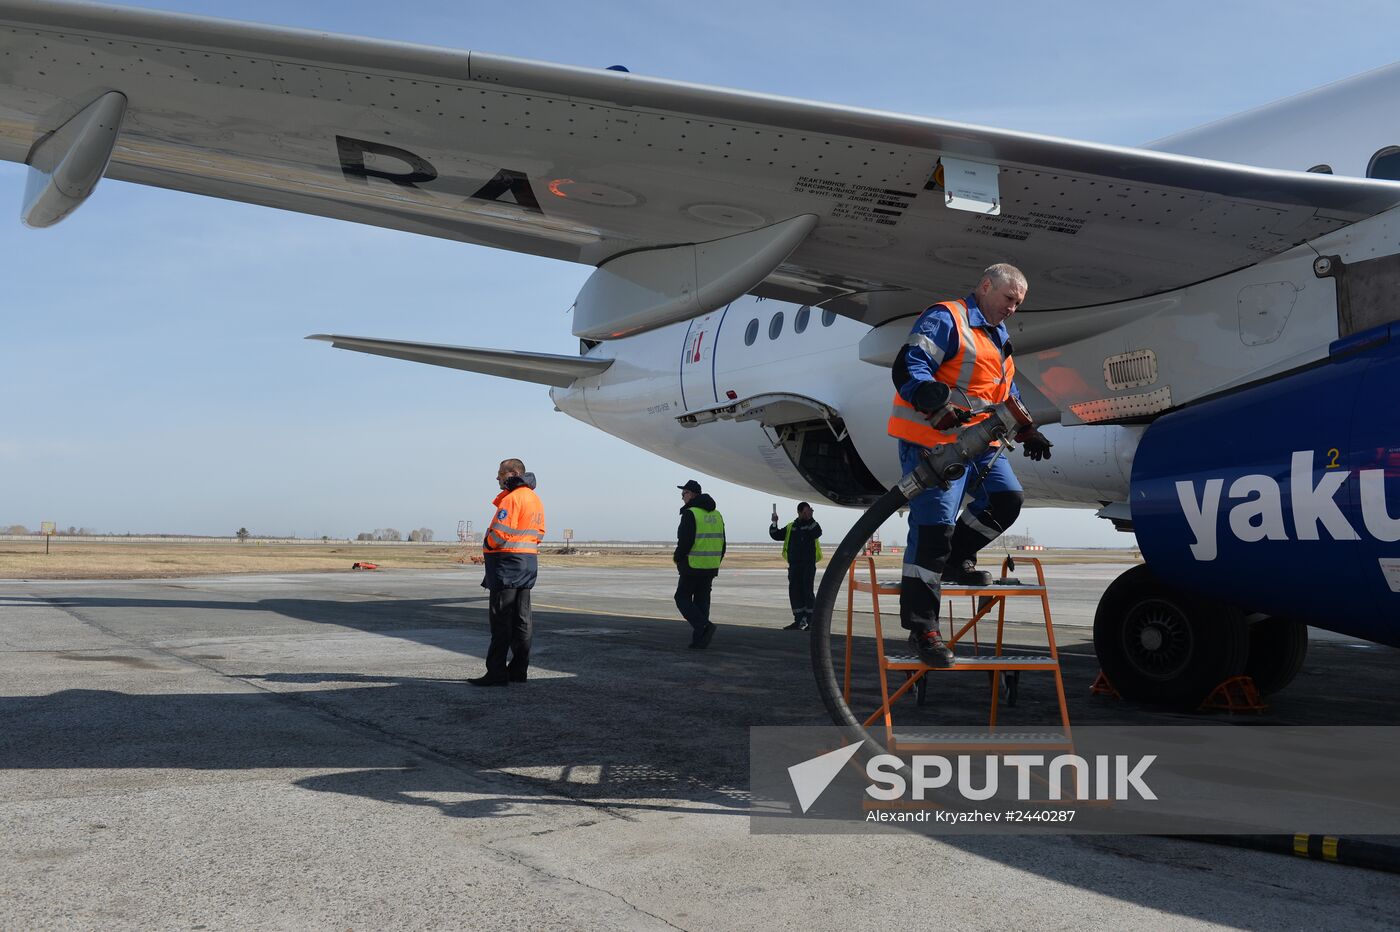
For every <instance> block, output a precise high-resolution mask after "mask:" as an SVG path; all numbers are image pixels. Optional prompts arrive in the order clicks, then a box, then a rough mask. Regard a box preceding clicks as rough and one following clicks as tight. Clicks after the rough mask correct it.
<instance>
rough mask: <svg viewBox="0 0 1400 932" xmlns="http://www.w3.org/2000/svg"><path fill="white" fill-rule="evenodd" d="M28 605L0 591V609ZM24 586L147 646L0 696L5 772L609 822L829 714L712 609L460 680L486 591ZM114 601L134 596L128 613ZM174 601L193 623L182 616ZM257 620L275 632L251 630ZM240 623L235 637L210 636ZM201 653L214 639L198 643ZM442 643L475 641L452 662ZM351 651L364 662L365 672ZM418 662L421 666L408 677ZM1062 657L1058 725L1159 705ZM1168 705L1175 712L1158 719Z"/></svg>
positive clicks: (735, 798) (1374, 675) (786, 639)
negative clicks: (257, 775)
mask: <svg viewBox="0 0 1400 932" xmlns="http://www.w3.org/2000/svg"><path fill="white" fill-rule="evenodd" d="M35 601H36V600H35V599H32V598H17V597H4V596H0V607H3V605H4V604H5V603H7V602H13V603H17V604H18V603H21V602H28V603H30V604H33V603H34V602H35ZM38 601H42V602H43V603H44V604H47V605H52V606H56V607H61V608H63V609H64V610H65V611H67V612H69V613H70V614H72V615H74V616H76V617H78V618H80V619H81V620H85V621H91V622H92V623H94V624H95V625H97V626H98V627H99V628H101V629H102V630H104V631H109V632H110V631H113V630H114V629H120V630H121V632H122V633H121V634H120V635H119V636H120V637H122V638H123V639H125V640H127V641H128V642H131V643H132V644H133V645H140V646H139V647H136V648H135V649H137V650H138V651H140V652H142V653H144V654H145V656H144V657H142V658H140V660H141V664H140V665H139V676H140V677H141V679H140V680H139V681H134V682H137V683H139V686H140V688H141V689H142V690H143V691H142V692H140V693H135V692H127V691H121V690H116V689H112V690H100V689H65V690H60V691H57V692H53V693H50V694H47V695H23V696H14V695H11V696H3V697H0V767H3V768H7V769H12V770H55V769H80V768H92V769H122V768H159V769H192V770H240V769H268V768H289V769H315V770H330V771H337V772H332V773H322V774H317V775H314V776H308V777H303V778H301V779H298V780H297V781H296V785H298V786H300V787H303V788H305V789H307V790H311V791H315V792H328V793H339V794H348V795H353V796H358V797H364V798H369V799H374V800H378V801H382V802H389V803H394V804H396V805H406V806H418V807H422V806H427V807H433V808H436V809H437V810H438V811H440V812H441V813H442V814H443V815H444V816H447V817H451V818H465V819H480V818H506V819H509V818H513V817H517V816H521V815H524V814H525V813H526V811H527V810H528V808H529V807H536V806H541V805H557V806H579V805H584V806H598V807H600V818H601V817H603V815H604V811H605V813H606V815H607V817H613V818H616V817H621V818H624V819H626V818H629V815H628V814H629V813H630V812H634V811H645V810H655V811H663V812H669V813H676V812H692V811H694V812H704V813H707V814H725V815H731V816H741V815H744V814H746V813H747V806H748V790H747V787H748V732H747V729H748V728H749V727H750V726H755V725H813V724H825V723H826V718H825V713H824V711H823V710H822V708H821V706H820V703H819V701H818V699H817V694H816V688H815V685H814V683H813V677H812V673H811V669H810V663H809V660H808V651H807V645H808V640H807V636H806V635H803V634H799V633H796V632H785V631H780V630H777V627H778V624H777V623H776V622H777V621H779V620H775V625H774V627H772V628H760V627H743V626H735V625H727V626H724V627H722V628H721V630H720V632H719V636H718V637H717V638H716V639H715V642H714V644H713V645H712V647H711V649H710V650H708V651H703V652H701V651H688V650H686V649H685V643H686V641H687V639H688V633H689V629H688V628H687V627H686V626H685V624H684V622H682V621H680V619H679V618H677V619H676V621H675V622H664V621H658V620H654V619H645V618H634V617H618V616H611V615H607V614H601V613H600V614H585V613H565V612H550V611H541V612H536V650H535V653H534V656H533V663H532V671H531V680H530V682H528V683H526V684H523V685H522V684H514V685H511V686H509V687H507V688H497V689H479V688H474V687H472V686H469V685H467V684H466V683H465V682H463V680H464V679H465V677H467V676H474V675H477V674H478V673H479V672H480V669H481V664H480V660H479V658H480V657H481V656H483V655H484V652H485V648H486V643H487V640H488V632H487V623H486V612H485V597H484V596H480V597H466V598H461V597H449V598H427V599H393V598H382V599H377V600H374V601H342V600H338V599H264V600H256V601H225V600H206V599H170V600H167V599H159V598H149V599H143V598H133V599H126V598H114V597H102V596H96V597H87V596H81V597H62V598H54V599H42V600H38ZM167 611H178V612H179V613H181V619H182V620H181V621H180V624H179V625H177V626H175V627H178V628H180V629H181V630H180V639H179V641H177V642H175V643H184V642H185V641H188V642H189V643H190V645H192V646H184V647H179V648H175V649H170V648H159V647H147V646H145V645H146V644H147V643H149V642H151V641H160V640H163V639H165V638H170V637H171V636H172V632H171V627H172V626H170V625H169V624H168V623H167V622H163V621H162V620H161V619H160V618H159V615H160V614H161V613H163V612H167ZM114 612H119V613H126V612H131V613H134V614H135V615H137V616H139V618H140V619H142V620H132V619H131V618H130V617H125V616H123V615H114V614H112V613H114ZM192 613H193V614H195V616H196V618H197V624H196V623H191V622H190V621H189V617H188V616H190V615H191V614H192ZM269 613H270V614H274V615H277V616H282V617H283V618H289V619H295V620H297V621H302V622H311V623H314V624H328V625H335V626H339V627H342V628H353V629H356V630H359V631H364V632H370V633H376V634H383V635H385V636H388V637H393V638H399V639H404V640H410V641H414V642H418V643H421V644H425V645H428V646H431V647H435V648H439V649H441V650H443V651H445V652H450V653H449V654H448V655H447V656H444V657H430V658H428V659H427V660H425V659H424V658H423V657H422V656H415V657H413V658H411V659H410V660H408V661H405V660H404V659H403V658H402V657H397V656H395V657H388V658H386V657H384V656H382V655H376V654H375V653H374V652H368V653H366V652H364V651H363V646H362V645H363V642H360V641H357V640H356V639H353V638H350V639H347V641H349V642H353V643H359V644H360V645H361V648H360V652H359V653H354V652H352V653H338V654H335V656H334V657H333V658H332V660H331V661H329V662H322V661H321V660H320V659H319V658H316V657H314V656H312V655H310V654H308V653H307V651H308V650H310V649H312V648H309V647H307V646H306V640H307V639H305V638H294V639H290V640H289V639H287V638H286V635H288V634H293V635H295V634H305V633H306V629H304V628H303V629H299V630H293V631H288V630H287V629H286V627H285V625H284V624H283V623H280V622H276V621H275V619H274V620H273V623H272V624H269V620H268V618H267V616H268V614H269ZM240 619H242V620H240ZM786 620H787V619H785V618H784V619H780V621H781V622H782V623H786ZM191 629H193V630H191ZM274 632H275V633H276V634H277V636H276V637H257V635H270V634H273V633H274ZM240 636H244V641H243V644H242V646H240V645H239V644H236V643H234V642H233V641H230V640H229V639H231V638H232V639H237V638H239V637H240ZM202 638H203V639H204V643H203V644H200V643H199V642H200V641H201V639H202ZM209 639H218V640H214V641H213V642H212V643H211V641H210V640H209ZM166 643H171V642H170V641H167V642H166ZM315 643H318V644H319V643H322V642H315ZM248 645H253V646H254V647H255V648H256V647H259V646H260V647H261V649H260V650H258V649H251V648H249V646H248ZM888 647H889V649H892V650H894V649H898V647H899V644H898V642H897V641H895V640H891V641H890V643H889V645H888ZM218 650H224V651H225V653H224V654H218V653H211V651H218ZM861 650H864V651H865V652H866V654H867V655H873V653H874V651H873V647H872V646H871V642H870V639H869V638H864V639H860V640H858V642H857V652H858V654H859V652H860V651H861ZM151 652H154V653H153V654H152V653H151ZM1393 653H1394V652H1393V651H1391V650H1389V649H1387V650H1386V652H1385V657H1384V658H1381V659H1383V660H1393ZM229 654H232V655H233V656H229ZM452 655H456V658H460V657H461V656H462V655H469V656H471V657H473V658H474V659H473V660H472V661H471V662H469V663H460V664H459V663H457V662H456V659H455V658H454V657H453V656H452ZM84 659H94V660H101V659H102V656H101V654H100V653H96V654H94V655H93V656H92V657H91V658H84ZM108 659H113V658H108ZM127 659H128V660H129V659H130V658H127ZM114 663H115V660H114ZM190 663H196V664H199V665H200V666H203V667H205V668H206V669H207V670H210V671H212V672H214V673H217V674H221V675H222V676H224V677H225V678H226V679H225V680H223V681H221V682H222V683H226V684H227V687H228V688H227V691H218V692H209V693H195V694H191V693H182V692H178V691H175V690H177V689H178V688H179V686H180V682H181V681H180V679H179V678H178V677H179V676H180V675H188V674H189V672H190V670H191V668H190V666H189V664H190ZM366 663H372V664H374V665H376V666H377V667H379V671H381V672H364V669H363V667H364V664H366ZM115 665H116V666H117V667H119V668H120V669H118V670H114V672H113V673H112V674H110V675H113V676H125V677H132V676H136V675H138V674H137V673H136V671H135V670H133V669H132V668H131V666H130V665H129V664H128V665H125V666H123V665H121V664H119V663H115ZM94 666H96V663H94ZM307 667H313V669H310V670H308V669H307ZM334 667H343V668H344V669H340V670H337V669H334ZM425 667H430V668H431V669H432V670H433V671H434V672H435V675H423V674H424V672H425V669H424V668H425ZM1309 667H1310V671H1312V672H1311V673H1310V674H1309V675H1305V676H1304V677H1303V678H1301V681H1300V683H1299V684H1298V685H1297V686H1295V692H1296V693H1297V695H1296V696H1290V697H1289V699H1288V701H1287V702H1288V708H1289V709H1306V710H1308V711H1309V713H1310V717H1311V718H1312V721H1313V723H1316V722H1317V714H1318V709H1319V704H1318V702H1319V697H1318V695H1317V687H1318V686H1319V685H1322V684H1321V682H1320V681H1316V680H1314V681H1313V682H1312V683H1311V688H1310V687H1309V680H1310V677H1319V676H1320V677H1327V676H1329V675H1330V674H1333V673H1338V672H1340V671H1342V670H1343V669H1344V670H1345V672H1346V675H1347V676H1348V677H1349V680H1348V682H1349V683H1350V684H1351V688H1352V694H1351V698H1352V699H1353V700H1355V699H1356V698H1357V697H1361V701H1360V704H1359V705H1358V704H1357V703H1356V702H1355V701H1353V702H1352V704H1351V705H1350V706H1347V707H1345V708H1342V707H1339V706H1336V705H1333V706H1331V707H1328V706H1326V705H1324V706H1323V710H1324V714H1325V712H1326V710H1327V709H1328V708H1330V709H1331V711H1333V712H1334V713H1338V714H1339V716H1340V717H1337V718H1333V719H1332V721H1331V722H1329V723H1332V724H1395V723H1397V719H1400V715H1397V713H1396V710H1395V709H1394V708H1393V706H1394V703H1393V701H1391V700H1390V699H1385V700H1384V701H1379V700H1380V697H1384V696H1389V695H1390V689H1389V685H1388V684H1389V683H1390V682H1391V677H1390V671H1391V670H1392V669H1393V665H1392V664H1387V663H1374V662H1373V663H1371V664H1369V665H1368V666H1367V668H1366V670H1361V669H1359V668H1358V664H1357V652H1356V651H1355V650H1354V649H1349V648H1348V647H1346V646H1343V645H1336V644H1331V645H1329V644H1319V645H1315V646H1314V657H1313V658H1312V660H1311V661H1310V665H1309ZM386 668H389V669H386ZM398 668H404V669H402V670H401V671H400V669H398ZM1065 668H1066V672H1065V681H1066V687H1067V691H1068V692H1070V694H1071V695H1072V697H1073V699H1072V708H1071V714H1072V718H1073V720H1074V721H1075V722H1076V723H1078V724H1083V723H1089V722H1091V723H1094V724H1106V723H1110V722H1112V723H1118V724H1122V723H1131V722H1144V723H1147V722H1158V723H1160V722H1162V721H1163V719H1162V718H1161V717H1160V716H1155V715H1154V714H1153V713H1150V712H1144V711H1143V710H1139V709H1135V708H1133V707H1129V706H1126V705H1124V704H1122V703H1117V702H1114V701H1112V700H1108V699H1104V698H1101V697H1089V696H1088V695H1087V693H1088V684H1089V682H1090V681H1091V680H1092V678H1093V676H1094V673H1095V671H1096V669H1097V666H1096V664H1094V662H1093V660H1092V658H1088V657H1067V658H1066V662H1065ZM1371 668H1377V669H1374V670H1373V669H1371ZM865 672H867V673H870V672H873V671H870V670H869V669H868V668H867V670H866V671H865ZM171 674H175V676H170V675H171ZM1031 677H1032V674H1026V675H1025V677H1023V682H1022V684H1021V694H1022V699H1021V702H1020V703H1018V705H1017V707H1016V709H1015V710H1013V712H1012V713H1011V714H1009V715H1008V717H1007V718H1005V719H1004V721H1006V722H1007V724H1018V723H1031V724H1045V723H1047V722H1049V721H1052V720H1053V719H1054V710H1055V703H1054V696H1053V692H1054V691H1053V682H1052V681H1051V680H1050V679H1049V678H1048V675H1047V676H1045V677H1044V678H1043V679H1041V680H1040V681H1038V682H1037V681H1033V680H1032V679H1031ZM957 679H959V680H962V681H964V682H962V683H959V684H949V685H948V686H947V688H946V689H945V688H943V687H942V685H941V683H940V689H939V690H938V692H937V693H936V694H935V693H934V692H933V691H932V690H931V692H930V702H929V703H928V705H926V706H925V707H924V708H922V709H916V708H915V707H914V705H913V703H912V701H911V702H907V703H905V704H903V705H902V706H901V707H900V710H901V715H902V716H907V717H908V719H907V720H909V721H911V722H915V723H919V722H925V721H926V722H931V723H935V724H958V723H965V722H979V723H980V722H982V721H985V719H984V718H983V716H984V715H985V709H986V704H987V698H988V683H987V681H985V680H984V678H982V677H980V676H962V677H958V678H957ZM973 681H976V682H973ZM1357 683H1362V684H1370V685H1371V686H1376V687H1379V689H1380V694H1379V696H1378V697H1377V698H1378V701H1377V702H1375V703H1371V702H1369V701H1368V700H1366V699H1365V698H1364V697H1365V695H1366V693H1367V690H1366V689H1356V688H1355V686H1356V684H1357ZM866 684H867V686H866V688H865V689H862V690H860V691H859V693H860V695H861V696H863V697H865V698H873V692H871V690H870V688H869V687H870V686H871V685H873V680H869V679H867V680H866ZM1324 691H1325V689H1324ZM872 707H873V706H872ZM1347 709H1350V711H1349V712H1348V711H1347ZM1299 717H1300V716H1299V715H1298V714H1295V713H1294V712H1288V711H1285V712H1284V713H1283V714H1282V715H1281V716H1266V717H1265V718H1264V719H1262V720H1261V723H1279V721H1280V720H1282V721H1285V722H1287V723H1289V724H1295V723H1301V722H1297V721H1294V720H1293V719H1296V718H1299ZM902 720H904V719H903V718H902ZM1018 720H1020V721H1019V722H1018ZM1192 720H1193V721H1197V722H1200V721H1202V719H1201V718H1200V717H1192ZM1171 723H1173V724H1180V723H1181V722H1180V719H1179V718H1173V719H1172V720H1171ZM678 802H679V803H684V804H692V805H682V806H677V805H676V803H678ZM941 841H942V842H943V843H945V844H950V845H955V846H957V847H959V848H962V849H964V850H967V851H970V852H973V853H976V854H977V855H979V856H982V857H985V858H988V859H992V860H995V861H998V862H1000V863H1002V864H1006V865H1010V866H1013V867H1016V868H1020V869H1023V870H1026V871H1030V872H1032V873H1035V874H1038V875H1041V876H1044V877H1047V878H1050V879H1053V880H1056V881H1059V882H1063V883H1066V884H1071V885H1075V886H1078V887H1081V888H1083V889H1085V890H1088V891H1092V892H1094V893H1098V894H1102V895H1105V896H1110V897H1113V898H1116V899H1120V900H1127V901H1131V902H1134V903H1137V904H1139V905H1142V906H1147V907H1150V908H1153V909H1157V910H1161V911H1163V912H1165V913H1169V914H1175V915H1180V916H1188V917H1193V918H1197V919H1202V920H1207V921H1237V919H1238V913H1237V912H1236V913H1230V914H1227V913H1225V912H1219V913H1217V912H1214V911H1213V910H1214V909H1215V907H1212V906H1210V905H1208V904H1196V903H1191V902H1183V901H1182V899H1181V897H1180V895H1179V891H1175V890H1172V889H1152V888H1145V887H1143V886H1141V885H1135V884H1133V883H1131V882H1126V881H1124V879H1123V878H1122V877H1109V876H1099V877H1085V876H1082V875H1081V874H1078V873H1072V872H1071V870H1070V868H1069V867H1067V866H1064V865H1061V864H1058V863H1056V860H1055V859H1054V857H1053V851H1054V850H1055V846H1056V845H1058V844H1070V845H1077V846H1087V847H1089V848H1094V849H1096V850H1103V851H1107V852H1111V853H1113V854H1116V855H1118V856H1121V857H1126V858H1130V859H1132V858H1138V859H1144V860H1157V858H1158V857H1159V854H1157V853H1155V852H1159V851H1160V846H1161V845H1162V844H1164V842H1161V841H1159V840H1154V839H1141V838H1131V837H1120V838H1113V839H1107V838H1099V837H1090V836H1085V837H1069V838H1059V839H1036V840H1034V841H1032V840H1028V839H1021V838H1016V837H1006V836H1002V837H969V836H952V837H945V838H943V839H941ZM1260 857H1266V860H1264V861H1261V862H1259V863H1260V865H1261V867H1263V865H1267V864H1269V863H1272V862H1271V861H1269V860H1267V856H1263V855H1260Z"/></svg>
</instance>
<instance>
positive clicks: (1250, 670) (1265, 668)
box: [1244, 618, 1308, 696]
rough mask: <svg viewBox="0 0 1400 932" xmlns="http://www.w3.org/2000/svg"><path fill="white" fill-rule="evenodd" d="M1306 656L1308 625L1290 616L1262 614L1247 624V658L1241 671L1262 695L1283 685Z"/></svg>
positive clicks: (1289, 679)
mask: <svg viewBox="0 0 1400 932" xmlns="http://www.w3.org/2000/svg"><path fill="white" fill-rule="evenodd" d="M1307 656H1308V626H1307V625H1305V624H1303V623H1302V622H1301V621H1294V620H1292V619H1291V618H1265V619H1264V620H1263V621H1257V622H1255V623H1254V624H1252V625H1250V626H1249V659H1248V660H1246V661H1245V664H1244V672H1245V673H1246V674H1248V675H1249V676H1251V677H1253V679H1254V685H1255V686H1256V687H1258V689H1259V692H1261V693H1262V694H1264V695H1266V696H1267V695H1269V694H1270V693H1276V692H1278V691H1279V690H1280V689H1283V688H1284V687H1285V686H1287V685H1288V684H1289V683H1291V682H1293V678H1294V677H1295V676H1297V675H1298V671H1299V670H1301V669H1302V668H1303V660H1304V659H1305V658H1306V657H1307Z"/></svg>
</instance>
